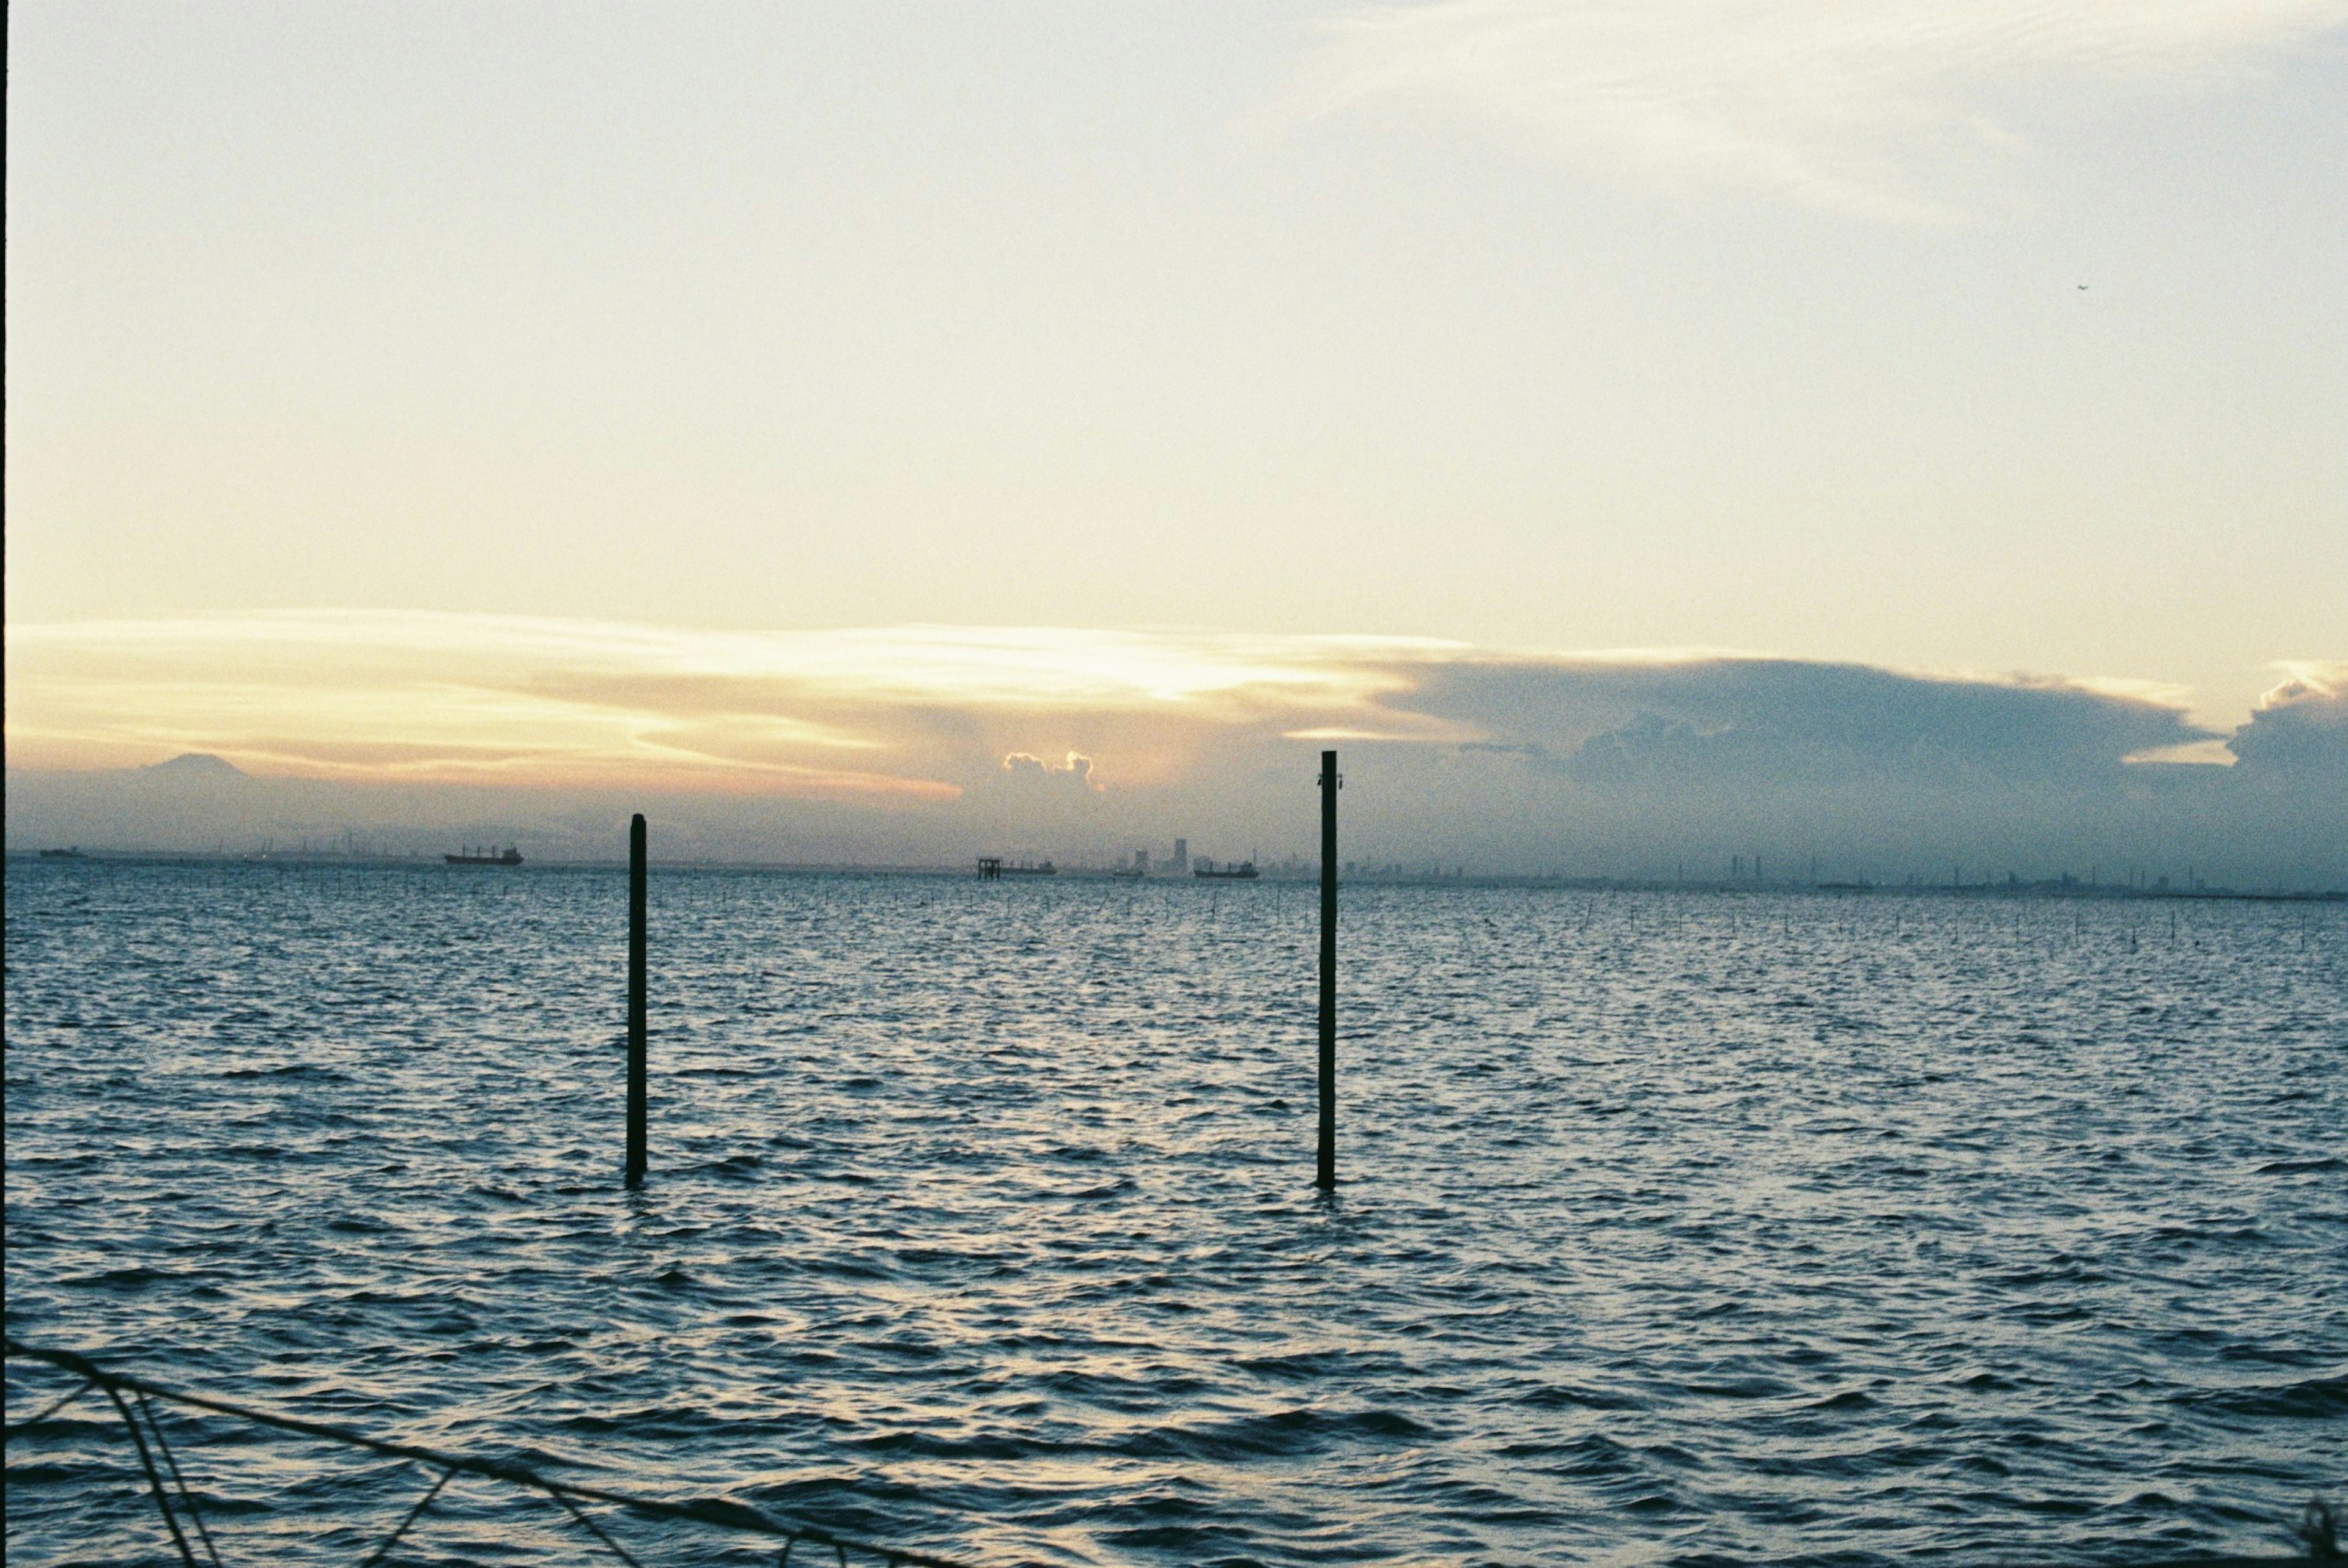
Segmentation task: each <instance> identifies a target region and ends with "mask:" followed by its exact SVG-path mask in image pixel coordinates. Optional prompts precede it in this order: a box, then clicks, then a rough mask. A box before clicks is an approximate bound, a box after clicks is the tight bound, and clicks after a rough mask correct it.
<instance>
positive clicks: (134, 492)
mask: <svg viewBox="0 0 2348 1568" xmlns="http://www.w3.org/2000/svg"><path fill="white" fill-rule="evenodd" d="M9 16H10V21H9V27H10V36H9V45H10V63H11V64H10V69H11V75H10V84H9V108H8V129H9V151H8V177H9V192H10V200H9V205H8V250H7V282H8V290H7V300H8V303H7V333H8V345H9V353H8V401H7V441H8V464H7V478H6V502H7V519H8V520H7V536H6V550H7V561H6V565H7V578H6V612H7V620H8V641H7V661H8V689H9V699H8V760H9V764H10V767H11V769H12V770H16V769H25V768H35V769H41V768H46V769H57V768H67V769H74V768H103V767H122V766H129V765H137V764H147V763H152V762H155V761H159V760H161V759H162V758H165V757H168V756H170V755H172V754H174V753H177V752H180V751H191V750H192V751H206V752H214V753H220V754H222V755H228V756H232V757H233V758H235V759H236V760H237V762H238V764H239V765H240V766H242V767H245V768H247V769H248V770H249V771H254V772H259V773H263V774H267V773H283V774H301V775H305V776H312V777H319V778H341V779H348V780H360V781H371V782H374V783H378V784H388V783H397V782H399V781H401V780H403V779H405V780H409V781H414V782H427V781H428V782H438V783H443V784H446V783H449V782H465V781H469V780H470V781H476V782H479V781H483V780H487V781H490V782H499V781H502V782H505V783H510V784H533V785H550V784H561V785H563V786H565V787H570V786H574V785H578V786H585V785H592V784H609V785H613V786H633V785H637V784H647V785H650V784H657V785H659V786H660V787H664V788H667V787H675V788H679V789H685V790H698V789H708V790H714V791H721V792H723V791H732V792H740V791H744V790H750V791H757V790H762V789H776V790H782V791H785V792H787V793H788V792H797V793H799V794H808V795H810V796H811V797H823V798H836V797H841V796H850V797H857V798H863V797H867V796H870V797H871V798H875V799H880V798H898V797H904V798H909V799H919V798H922V795H923V792H924V791H929V792H931V793H932V794H934V793H936V792H937V791H940V790H944V791H946V792H947V793H949V794H951V793H953V792H955V791H959V790H962V789H963V788H966V787H967V784H966V781H963V780H962V778H961V774H958V773H957V772H956V769H957V768H962V767H963V766H964V764H962V763H954V764H951V765H950V764H948V763H947V762H946V761H944V760H942V758H943V756H944V753H942V752H941V751H940V750H938V745H939V744H942V743H936V742H935V737H936V736H938V735H940V734H943V733H946V732H947V731H949V730H952V731H953V732H954V733H957V734H961V735H963V736H964V738H965V739H967V740H968V741H969V743H970V745H971V746H973V747H975V748H977V749H976V750H973V751H971V752H970V753H969V754H970V755H972V756H981V755H982V754H983V753H987V752H988V751H990V750H991V749H993V748H996V747H998V746H999V747H1000V748H1001V749H1000V752H999V754H996V755H994V757H993V758H992V760H991V761H990V762H989V765H999V764H1000V763H1001V759H1002V758H1004V757H1008V756H1011V755H1013V754H1014V753H1016V754H1020V755H1033V756H1035V757H1036V758H1040V759H1046V760H1051V759H1057V758H1060V757H1063V756H1064V755H1065V754H1066V753H1067V752H1069V751H1072V750H1075V751H1081V752H1082V753H1083V754H1084V755H1086V757H1087V758H1089V759H1091V760H1090V762H1089V763H1088V764H1087V765H1088V766H1090V767H1093V768H1095V769H1097V772H1096V773H1094V774H1092V775H1090V777H1091V784H1089V785H1088V787H1092V788H1096V789H1097V788H1114V787H1117V786H1119V785H1120V784H1126V783H1131V784H1149V785H1151V786H1152V787H1155V786H1157V785H1159V784H1164V783H1165V782H1166V781H1167V780H1168V779H1169V778H1170V777H1172V776H1173V775H1175V774H1179V773H1180V772H1181V771H1182V770H1183V769H1185V768H1189V767H1193V766H1196V765H1198V759H1199V758H1200V757H1201V756H1204V755H1206V754H1208V753H1210V752H1211V751H1212V748H1211V747H1210V746H1207V745H1206V744H1205V743H1204V742H1202V741H1200V735H1202V734H1205V733H1209V732H1210V731H1216V727H1217V726H1222V727H1224V728H1229V727H1231V726H1238V727H1239V728H1241V729H1247V730H1248V732H1249V733H1256V732H1257V731H1258V730H1261V731H1262V733H1264V734H1267V735H1272V736H1276V737H1280V738H1282V739H1283V740H1284V742H1285V743H1287V744H1288V745H1289V746H1290V747H1291V749H1292V750H1294V751H1296V752H1298V753H1300V754H1301V753H1304V752H1308V751H1309V750H1310V749H1311V747H1312V746H1313V744H1315V743H1318V740H1317V739H1316V738H1325V737H1330V736H1340V735H1342V736H1349V737H1354V738H1357V739H1363V740H1367V739H1369V738H1372V737H1375V738H1377V739H1378V740H1380V741H1381V742H1384V743H1395V744H1398V745H1414V744H1415V745H1421V746H1428V745H1432V746H1437V747H1441V746H1454V747H1457V746H1459V745H1476V744H1514V743H1516V740H1515V739H1514V738H1512V737H1516V736H1517V734H1518V732H1519V730H1523V731H1524V732H1525V733H1530V729H1529V728H1527V724H1529V723H1530V721H1527V723H1526V724H1519V723H1515V722H1514V721H1510V722H1509V723H1503V722H1501V721H1500V720H1499V719H1498V718H1496V717H1495V716H1494V715H1493V714H1492V713H1491V712H1483V714H1482V716H1481V717H1480V718H1473V719H1470V718H1466V717H1461V716H1459V715H1457V714H1452V715H1449V716H1444V715H1441V714H1439V713H1437V712H1436V710H1437V708H1439V707H1440V704H1439V703H1436V702H1431V701H1429V700H1422V699H1423V698H1424V697H1425V693H1426V692H1427V691H1428V690H1429V689H1430V688H1429V685H1428V682H1429V681H1430V679H1431V677H1430V676H1429V675H1428V673H1427V672H1428V671H1430V670H1434V669H1438V668H1439V669H1453V668H1458V667H1467V666H1473V667H1478V668H1485V669H1489V668H1492V667H1495V666H1496V665H1509V666H1510V667H1518V666H1522V667H1523V668H1527V669H1534V670H1549V669H1552V668H1554V667H1556V665H1557V661H1559V660H1560V658H1565V659H1567V660H1568V661H1569V662H1571V661H1575V660H1579V661H1582V662H1581V663H1580V664H1576V665H1575V666H1574V667H1576V668H1582V667H1586V666H1588V665H1589V661H1591V660H1592V659H1596V660H1598V661H1599V662H1601V663H1604V662H1606V661H1612V662H1613V663H1615V664H1621V663H1622V662H1624V661H1629V662H1632V663H1636V662H1638V661H1641V660H1648V661H1651V662H1653V661H1661V663H1660V664H1658V665H1657V667H1658V668H1663V667H1669V666H1672V665H1674V664H1679V665H1684V664H1685V663H1686V662H1687V661H1689V660H1691V659H1692V658H1694V657H1696V655H1697V653H1698V652H1709V653H1731V654H1738V655H1754V656H1766V658H1767V659H1772V660H1780V661H1794V662H1796V663H1797V664H1802V665H1805V666H1816V667H1819V668H1827V667H1835V668H1841V667H1846V666H1849V667H1866V668H1871V669H1877V670H1881V671H1891V672H1895V673H1897V674H1898V675H1899V676H1900V678H1902V679H1906V678H1909V677H1922V678H1929V680H1931V681H1935V682H1948V681H1975V682H1983V683H1984V684H1983V689H1984V690H1988V689H1992V688H1994V689H1999V690H2009V689H2010V690H2034V689H2042V688H2045V687H2047V686H2049V685H2050V684H2051V685H2063V684H2065V683H2066V682H2067V683H2069V684H2070V685H2071V686H2072V687H2074V688H2075V690H2077V691H2078V692H2083V693H2088V694H2094V695H2096V697H2097V699H2098V700H2099V701H2100V700H2103V699H2107V698H2108V699H2114V700H2118V699H2123V698H2124V699H2127V700H2129V701H2133V702H2137V704H2138V705H2139V706H2142V707H2144V708H2145V710H2146V711H2147V712H2151V711H2152V710H2154V709H2157V710H2158V713H2168V714H2169V715H2170V716H2169V717H2168V718H2167V719H2163V718H2160V717H2159V716H2158V713H2155V714H2154V715H2153V716H2152V717H2151V718H2150V719H2148V720H2147V725H2148V726H2149V727H2148V728H2147V731H2146V733H2147V734H2149V733H2151V732H2152V731H2153V730H2159V729H2161V727H2162V726H2163V725H2164V724H2166V725H2168V726H2170V727H2171V729H2173V732H2174V733H2166V732H2165V733H2163V734H2162V735H2161V736H2160V737H2158V739H2159V740H2160V747H2157V748H2155V749H2157V750H2160V749H2161V748H2166V749H2165V750H2161V754H2162V755H2163V756H2164V757H2168V758H2170V759H2171V760H2175V759H2178V758H2183V759H2186V760H2195V759H2198V760H2202V761H2211V762H2229V761H2231V760H2232V753H2229V752H2227V751H2226V749H2225V746H2224V740H2225V737H2227V736H2228V735H2230V734H2231V733H2233V732H2234V731H2235V730H2236V729H2237V727H2238V726H2240V725H2243V724H2245V723H2249V722H2250V720H2251V716H2252V713H2253V711H2254V710H2255V709H2257V707H2258V705H2259V703H2260V700H2261V697H2262V695H2263V694H2266V693H2270V692H2283V693H2284V696H2279V697H2277V698H2275V699H2273V700H2272V701H2273V702H2281V701H2284V700H2286V698H2288V699H2289V700H2290V701H2292V702H2310V701H2315V700H2317V699H2318V698H2320V697H2322V696H2324V695H2325V694H2329V697H2330V700H2331V701H2333V705H2334V706H2335V707H2336V706H2337V705H2338V693H2339V691H2340V688H2341V684H2342V673H2341V668H2340V664H2339V661H2341V660H2343V658H2348V569H2344V568H2348V491H2343V480H2348V452H2343V436H2342V431H2343V425H2342V417H2341V415H2342V410H2343V406H2348V352H2343V351H2348V180H2343V179H2340V178H2339V176H2340V171H2341V169H2342V168H2343V158H2342V154H2343V150H2348V146H2344V145H2343V144H2348V114H2343V109H2348V26H2343V24H2348V3H2342V0H2177V3H2173V4H2164V5H2142V4H2104V3H2074V4H2037V3H2034V0H1949V3H1947V4H1940V5H1931V6H1916V5H1894V4H1862V5H1848V4H1836V5H1828V4H1823V3H1818V4H1801V3H1795V0H1771V3H1766V4H1760V3H1744V0H1716V3H1710V4H1704V5H1694V4H1678V3H1673V0H1654V3H1643V4H1637V5H1630V4H1613V3H1599V0H1552V3H1550V4H1540V5H1535V4H1529V3H1525V0H1472V3H1469V0H1462V3H1442V4H1420V5H1360V6H1350V7H1348V6H1331V5H1302V4H1297V5H1119V6H1101V5H1089V4H1087V5H1046V4H1035V5H960V6H918V5H860V6H814V5H808V6H791V5H782V6H777V5H726V4H716V3H711V4H700V5H687V6H673V7H658V8H653V7H644V6H623V5H583V4H563V5H490V6H483V5H431V4H409V5H366V4H352V5H334V6H317V5H306V4H304V5H295V4H274V5H273V4H250V5H245V4H233V5H230V4H224V5H202V6H188V5H161V4H111V3H104V0H100V3H87V0H77V3H75V4H70V5H67V4H60V3H56V0H47V3H43V0H34V3H31V4H19V5H14V6H12V7H11V9H10V13H9ZM1625 651H1628V652H1625ZM1642 651H1644V652H1642ZM2291 682H2298V684H2297V685H2296V686H2293V685H2291ZM746 683H747V684H746ZM1902 689H1903V690H1906V689H1907V688H1902ZM1542 690H1543V692H1550V688H1549V687H1546V686H1544V687H1542ZM1575 690H1576V691H1581V690H1582V688H1581V687H1576V688H1575ZM1412 692H1418V693H1420V697H1418V698H1412V697H1410V696H1409V693H1412ZM2291 692H2296V693H2298V695H2297V696H2296V697H2291V696H2290V693H2291ZM2311 692H2312V693H2316V694H2317V695H2316V697H2311V696H2310V695H2309V693H2311ZM1542 701H1544V702H1546V701H1550V697H1548V696H1545V697H1543V698H1542ZM2270 705H2271V704H2270ZM1600 706H1601V707H1603V706H1604V705H1603V704H1601V705H1600ZM2098 711H2099V712H2100V711H2101V710H2098ZM2307 711H2309V712H2312V709H2310V710H2307ZM947 712H951V713H953V714H956V715H960V717H959V718H957V719H955V720H954V721H953V723H945V722H944V721H943V720H942V719H940V718H939V717H938V715H940V714H941V713H947ZM1479 712H1480V711H1479ZM1076 713H1082V714H1083V715H1085V717H1084V718H1083V721H1082V723H1077V722H1076V721H1075V720H1074V719H1070V718H1068V717H1067V716H1068V715H1071V714H1076ZM1054 714H1057V715H1061V718H1060V719H1058V720H1054V719H1051V718H1049V717H1048V716H1049V715H1054ZM909 715H920V719H919V722H918V723H916V721H915V719H914V718H911V717H909ZM1005 715H1022V716H1021V717H1019V718H1017V719H1016V721H1015V722H1012V721H1010V720H1006V719H1005V717H1004V716H1005ZM1038 715H1042V716H1043V717H1038ZM1587 721H1588V722H1587V723H1581V724H1580V725H1579V728H1576V726H1575V725H1564V726H1562V727H1560V726H1557V725H1551V726H1550V728H1551V730H1552V731H1554V732H1555V736H1556V740H1557V743H1563V742H1564V740H1566V739H1568V738H1570V736H1569V735H1568V732H1569V731H1570V732H1572V733H1573V734H1575V735H1579V736H1580V737H1581V738H1582V739H1585V740H1586V739H1587V737H1588V736H1590V735H1591V734H1596V733H1601V732H1605V731H1607V730H1608V729H1609V727H1610V726H1612V725H1617V724H1620V723H1624V722H1626V720H1625V719H1624V717H1623V715H1622V714H1617V713H1613V712H1612V710H1611V709H1608V710H1607V711H1606V712H1599V711H1598V710H1596V709H1592V710H1591V711H1590V712H1589V713H1588V714H1587ZM1544 722H1546V721H1544ZM1690 722H1694V721H1690ZM1731 722H1734V721H1733V720H1732V719H1728V718H1724V719H1722V720H1720V723H1731ZM957 725H959V726H960V728H959V729H957V728H956V726H957ZM1382 725H1383V726H1385V727H1384V728H1381V727H1380V726H1382ZM1397 725H1400V726H1402V727H1400V728H1396V727H1395V726H1397ZM1202 726H1203V728H1202ZM1266 726H1268V727H1266ZM1512 726H1513V727H1512ZM1532 727H1535V728H1537V727H1539V726H1538V725H1534V726H1532ZM917 731H918V732H919V733H920V735H922V736H924V737H929V738H928V739H922V740H918V741H917V740H916V739H915V738H914V736H915V733H916V732H917ZM1216 733H1220V731H1216ZM1544 733H1549V732H1544ZM2114 735H2115V736H2117V732H2116V731H2115V732H2114ZM1086 737H1090V738H1089V739H1086ZM2137 738H2139V739H2141V738H2142V737H2140V736H2139V737H2137ZM2114 743H2115V744H2117V743H2119V742H2118V740H2117V739H2115V740H2114ZM957 744H960V743H959V742H958V743H957ZM2131 744H2133V742H2131ZM2196 747H2198V748H2199V750H2198V751H2196V750H2195V749H2194V748H2196ZM1096 753H1097V754H1096ZM955 754H956V755H957V756H959V755H961V754H962V753H955ZM2129 754H2135V753H2129ZM2109 760H2110V761H2113V762H2115V763H2116V762H2117V761H2118V760H2119V756H2118V754H2117V753H2115V755H2114V756H2113V757H2112V758H2110V759H2109ZM1053 765H1055V766H1065V765H1066V764H1061V763H1058V762H1054V764H1053Z"/></svg>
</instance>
